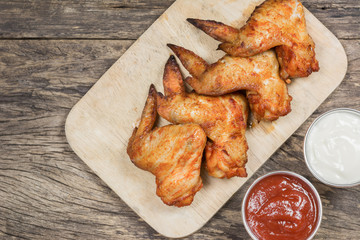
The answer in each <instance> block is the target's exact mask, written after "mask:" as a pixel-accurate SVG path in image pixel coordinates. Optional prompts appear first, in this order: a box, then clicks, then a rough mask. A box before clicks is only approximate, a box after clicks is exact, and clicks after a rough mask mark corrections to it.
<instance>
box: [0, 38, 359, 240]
mask: <svg viewBox="0 0 360 240" xmlns="http://www.w3.org/2000/svg"><path fill="white" fill-rule="evenodd" d="M131 43H132V41H117V40H116V41H113V40H109V41H86V40H84V41H62V40H59V41H56V40H52V41H46V40H43V41H34V40H18V41H0V79H1V81H0V123H1V124H0V141H1V144H0V199H5V201H2V204H0V238H2V237H4V238H10V237H16V238H20V239H21V238H24V239H47V238H48V237H49V236H54V238H61V239H99V238H102V239H119V238H120V239H149V238H152V239H162V237H161V236H159V235H158V234H157V233H156V232H155V231H154V230H152V229H151V228H150V227H149V226H148V225H147V224H146V223H144V222H143V221H142V220H141V219H140V218H139V217H138V216H137V215H136V214H135V213H134V212H133V211H132V210H131V209H129V208H128V207H127V206H126V204H124V203H123V202H122V201H121V200H120V199H119V198H118V197H117V196H116V195H115V194H114V193H113V192H112V191H111V190H110V189H109V188H108V187H107V186H106V185H105V184H104V183H103V182H102V181H101V180H100V179H99V178H98V177H97V176H96V175H95V174H94V173H93V172H92V171H91V170H90V169H89V168H88V167H86V165H85V164H83V163H82V161H81V160H80V159H78V158H77V157H76V155H75V154H74V153H73V152H72V151H71V149H70V148H69V146H68V145H67V142H66V139H65V134H64V130H63V126H64V121H65V118H66V115H67V113H68V111H69V110H70V108H71V107H72V106H73V105H74V104H75V103H76V102H77V101H78V100H79V99H80V98H81V97H82V95H83V94H85V92H86V91H87V90H88V89H89V88H90V87H91V86H92V84H93V83H95V82H96V80H97V79H98V78H99V77H100V76H101V75H102V74H103V73H104V72H105V71H106V70H107V68H108V67H110V66H111V65H112V64H113V62H114V61H116V60H117V58H118V57H119V56H121V54H122V53H123V52H124V51H125V49H126V48H128V47H129V46H130V44H131ZM342 44H343V45H344V47H345V50H346V52H347V54H348V59H349V68H348V74H347V77H346V79H345V80H344V82H343V83H342V84H341V85H340V86H339V88H338V89H337V90H335V92H334V93H333V94H332V95H331V96H330V97H329V98H328V99H327V100H326V101H325V102H324V103H323V104H322V105H321V106H320V108H319V109H318V110H317V111H316V112H315V114H313V116H312V117H311V118H310V119H309V120H308V121H307V122H305V123H304V124H303V126H301V128H300V129H299V130H298V131H296V132H295V134H294V135H293V136H292V137H291V138H289V140H288V141H287V142H286V143H285V144H284V145H283V146H282V147H281V148H280V149H279V150H278V151H277V152H276V153H275V154H274V156H272V157H271V159H270V160H269V161H268V162H267V163H265V165H264V166H263V167H262V168H261V169H260V170H259V171H258V172H257V173H256V174H255V176H254V177H253V178H252V179H251V180H250V181H249V182H248V183H247V184H246V185H245V186H244V187H243V188H242V189H240V191H239V192H237V193H236V194H235V195H234V196H233V198H232V199H231V200H230V201H229V202H228V203H227V204H226V205H225V206H224V207H223V208H222V209H221V210H220V211H219V212H218V213H217V214H216V215H215V217H214V218H212V219H211V220H210V221H209V222H208V223H207V224H206V225H205V226H204V228H202V229H201V230H200V231H199V232H197V233H195V234H193V235H192V236H191V237H190V238H192V239H209V238H217V239H234V238H238V239H246V238H248V236H247V234H246V232H245V229H244V227H243V225H242V222H241V217H240V210H241V206H240V204H241V199H242V197H243V196H244V193H245V191H246V189H247V187H248V185H249V184H250V182H252V180H254V179H255V178H256V177H257V176H260V175H262V174H263V173H265V172H268V171H272V170H278V169H290V170H296V171H297V172H299V173H301V174H303V175H305V176H306V177H309V179H310V180H311V181H312V182H314V183H315V186H316V187H317V188H318V190H319V191H320V194H321V197H322V199H323V203H324V220H323V223H322V225H321V229H320V231H319V234H318V235H317V238H318V239H325V238H326V239H343V237H344V236H349V237H348V238H349V239H356V237H357V236H359V235H360V230H359V229H360V228H359V225H360V211H359V203H358V200H357V199H359V197H360V188H359V187H356V188H351V189H334V188H329V187H326V186H325V185H323V184H321V183H319V182H318V181H317V180H316V179H315V178H313V177H312V176H311V174H310V173H309V172H308V170H307V169H306V166H305V164H304V162H303V156H302V141H303V136H304V134H305V131H306V129H307V127H308V126H309V125H310V122H311V120H313V119H314V118H315V117H316V116H318V115H319V114H321V113H322V112H324V111H326V110H329V109H331V108H334V107H353V108H357V109H360V105H359V103H360V96H358V95H359V94H358V90H357V89H358V87H359V83H358V74H359V72H360V68H359V67H358V66H359V57H358V52H359V51H360V41H359V40H343V41H342ZM348 99H351V101H348ZM340 196H341V197H340Z"/></svg>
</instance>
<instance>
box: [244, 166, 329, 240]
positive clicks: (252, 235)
mask: <svg viewBox="0 0 360 240" xmlns="http://www.w3.org/2000/svg"><path fill="white" fill-rule="evenodd" d="M272 175H288V176H292V177H295V178H298V179H300V180H302V181H303V182H304V183H305V184H306V185H308V187H309V188H310V189H311V190H312V191H313V193H314V197H315V200H316V203H317V207H318V208H317V209H318V219H317V222H316V226H315V228H314V231H313V232H312V233H311V235H310V236H309V237H308V238H307V240H310V239H312V238H313V237H314V236H315V234H316V232H317V231H318V229H319V227H320V224H321V219H322V203H321V198H320V195H319V193H318V191H317V190H316V188H315V187H314V186H313V185H312V184H311V182H309V180H307V179H306V178H304V177H303V176H301V175H299V174H297V173H294V172H290V171H275V172H270V173H267V174H265V175H263V176H261V177H259V178H258V179H256V180H255V181H254V182H253V183H252V184H251V186H250V187H249V188H248V190H247V191H246V193H245V196H244V198H243V201H242V205H241V216H242V220H243V223H244V226H245V229H246V231H247V233H248V234H249V235H250V237H251V238H252V239H254V240H258V238H257V236H256V235H255V234H254V233H253V232H252V230H251V228H250V226H249V225H248V223H247V221H246V217H245V209H246V202H247V199H248V197H249V193H250V192H251V190H252V189H253V187H254V186H255V185H256V184H257V183H258V182H260V181H261V180H263V179H265V178H267V177H269V176H272Z"/></svg>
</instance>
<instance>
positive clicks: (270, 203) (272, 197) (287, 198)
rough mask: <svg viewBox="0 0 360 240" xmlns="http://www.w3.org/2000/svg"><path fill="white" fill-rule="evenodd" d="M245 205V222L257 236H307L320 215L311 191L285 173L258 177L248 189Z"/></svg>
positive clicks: (298, 238) (272, 237)
mask: <svg viewBox="0 0 360 240" xmlns="http://www.w3.org/2000/svg"><path fill="white" fill-rule="evenodd" d="M245 206H246V208H245V218H246V221H247V224H248V226H249V227H250V229H251V230H252V232H253V233H254V234H255V236H257V237H258V238H259V239H266V240H272V239H276V240H281V239H287V240H288V239H296V240H301V239H307V238H308V237H309V236H310V235H311V234H312V232H313V231H314V229H315V228H316V224H317V221H318V218H319V216H318V203H317V199H316V197H315V194H314V192H313V190H312V189H311V188H310V187H309V186H308V185H307V184H306V183H305V182H304V181H302V180H301V179H299V178H297V177H295V176H291V175H286V174H275V175H270V176H268V177H265V178H264V179H261V180H260V181H259V182H258V183H257V184H256V185H255V186H254V187H253V188H252V189H251V190H250V192H249V194H248V197H247V199H246V204H245Z"/></svg>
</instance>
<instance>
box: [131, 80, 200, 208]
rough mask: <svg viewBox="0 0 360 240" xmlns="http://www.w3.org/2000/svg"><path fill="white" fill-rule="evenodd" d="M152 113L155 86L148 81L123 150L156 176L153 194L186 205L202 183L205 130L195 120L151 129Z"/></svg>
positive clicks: (178, 204)
mask: <svg viewBox="0 0 360 240" xmlns="http://www.w3.org/2000/svg"><path fill="white" fill-rule="evenodd" d="M156 115H157V113H156V90H155V87H154V86H153V85H152V86H151V87H150V91H149V95H148V98H147V100H146V104H145V107H144V110H143V113H142V116H141V121H140V124H139V127H138V128H135V129H134V131H133V134H132V136H131V138H130V140H129V144H128V147H127V153H128V155H129V157H130V159H131V161H132V162H133V163H134V164H135V165H136V166H137V167H139V168H141V169H143V170H146V171H149V172H151V173H152V174H154V175H155V176H156V184H157V189H156V194H157V195H158V196H159V197H160V198H161V200H162V201H163V202H164V203H165V204H167V205H170V206H171V205H175V206H177V207H182V206H187V205H190V204H191V203H192V201H193V199H194V196H195V194H196V192H197V191H199V190H200V189H201V188H202V185H203V184H202V180H201V178H200V166H201V160H202V155H203V150H204V148H205V144H206V135H205V132H204V130H203V129H202V128H201V127H200V126H199V125H198V124H185V125H167V126H164V127H160V128H155V129H152V128H153V126H154V123H155V120H156Z"/></svg>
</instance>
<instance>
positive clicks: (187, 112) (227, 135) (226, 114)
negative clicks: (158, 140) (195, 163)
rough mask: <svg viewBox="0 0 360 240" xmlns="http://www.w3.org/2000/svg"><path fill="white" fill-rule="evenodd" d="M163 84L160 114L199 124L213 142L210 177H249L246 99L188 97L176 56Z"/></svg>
mask: <svg viewBox="0 0 360 240" xmlns="http://www.w3.org/2000/svg"><path fill="white" fill-rule="evenodd" d="M163 83H164V92H165V96H163V95H162V94H161V93H158V98H157V99H158V113H159V115H160V116H161V117H163V118H165V119H166V120H168V121H170V122H172V123H197V124H199V125H200V126H201V127H202V128H203V129H204V131H205V133H206V135H207V136H208V138H209V139H210V140H209V141H208V142H207V144H206V147H205V158H206V169H207V170H208V173H209V175H211V176H213V177H217V178H224V177H227V178H231V177H233V176H239V177H246V176H247V173H246V170H245V163H246V162H247V154H246V152H247V150H248V146H247V142H246V139H245V130H246V122H247V117H248V109H247V104H246V100H245V98H244V96H242V95H241V94H228V95H224V96H220V97H210V96H203V95H198V94H196V93H187V92H186V91H185V86H184V82H183V78H182V75H181V72H180V69H179V66H178V65H177V63H176V60H175V58H174V56H171V57H170V58H169V60H168V62H167V63H166V66H165V72H164V79H163Z"/></svg>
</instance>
